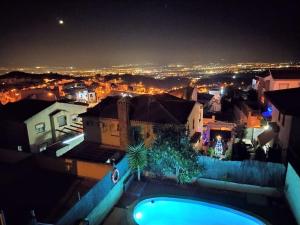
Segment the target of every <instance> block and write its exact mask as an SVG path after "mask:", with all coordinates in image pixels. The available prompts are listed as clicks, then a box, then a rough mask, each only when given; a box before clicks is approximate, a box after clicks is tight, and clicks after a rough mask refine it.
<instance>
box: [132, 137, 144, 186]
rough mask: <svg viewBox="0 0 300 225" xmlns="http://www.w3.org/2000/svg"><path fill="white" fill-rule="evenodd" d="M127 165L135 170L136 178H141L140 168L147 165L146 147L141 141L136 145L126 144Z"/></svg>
mask: <svg viewBox="0 0 300 225" xmlns="http://www.w3.org/2000/svg"><path fill="white" fill-rule="evenodd" d="M128 159H129V167H130V168H131V169H132V170H134V171H137V176H138V180H139V181H140V180H141V170H142V169H144V168H145V167H146V166H147V148H146V147H145V145H144V143H143V142H141V143H140V144H137V145H134V146H133V145H130V146H128Z"/></svg>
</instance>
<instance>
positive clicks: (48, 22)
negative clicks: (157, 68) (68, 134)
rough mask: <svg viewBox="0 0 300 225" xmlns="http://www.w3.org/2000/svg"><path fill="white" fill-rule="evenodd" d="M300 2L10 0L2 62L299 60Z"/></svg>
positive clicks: (3, 19)
mask: <svg viewBox="0 0 300 225" xmlns="http://www.w3.org/2000/svg"><path fill="white" fill-rule="evenodd" d="M299 7H300V1H299V0H298V1H288V0H284V1H280V2H278V1H276V2H275V1H263V0H260V1H258V0H254V1H242V0H239V1H228V0H220V1H214V0H210V1H201V0H198V1H188V0H185V1H176V0H169V1H163V0H160V1H158V0H157V1H156V0H153V1H150V0H149V1H146V0H144V1H142V0H140V1H134V0H119V1H109V0H107V1H101V0H99V1H88V0H81V1H76V0H73V1H55V0H52V1H47V0H40V1H38V2H37V1H31V0H26V1H6V2H5V3H3V2H2V3H1V11H0V13H1V15H0V27H1V33H0V66H40V65H49V66H54V65H55V66H79V67H97V66H98V67H100V66H109V65H116V64H124V63H156V64H166V63H209V62H221V63H235V62H248V61H264V62H278V61H290V60H299V59H300V13H299ZM59 20H63V21H64V24H63V25H62V24H59Z"/></svg>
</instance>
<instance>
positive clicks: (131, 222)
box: [126, 194, 272, 225]
mask: <svg viewBox="0 0 300 225" xmlns="http://www.w3.org/2000/svg"><path fill="white" fill-rule="evenodd" d="M151 198H177V199H182V200H183V199H187V200H192V201H198V202H199V201H201V202H204V203H208V204H214V205H217V206H221V207H225V208H229V209H233V210H235V211H238V212H242V213H244V214H246V215H249V216H252V217H254V218H256V219H258V220H260V221H262V222H263V223H264V224H265V225H272V224H271V223H270V222H269V221H268V220H266V219H264V218H262V217H261V216H259V215H257V214H255V213H252V212H249V211H247V210H244V209H240V208H237V207H235V206H232V205H229V204H223V203H220V202H215V201H210V200H206V199H202V198H196V197H191V196H183V195H169V194H164V195H147V196H143V197H141V198H138V199H137V200H135V201H134V202H133V203H131V204H130V205H129V206H128V207H126V209H127V213H126V217H127V222H128V224H129V225H139V224H138V223H136V222H135V221H134V218H133V211H134V209H135V206H136V205H137V204H138V203H140V202H142V201H144V200H146V199H151Z"/></svg>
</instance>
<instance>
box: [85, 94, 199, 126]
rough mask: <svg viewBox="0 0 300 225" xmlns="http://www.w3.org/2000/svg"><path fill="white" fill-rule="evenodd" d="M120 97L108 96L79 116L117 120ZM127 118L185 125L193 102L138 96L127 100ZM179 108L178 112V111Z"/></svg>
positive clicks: (168, 97) (164, 96)
mask: <svg viewBox="0 0 300 225" xmlns="http://www.w3.org/2000/svg"><path fill="white" fill-rule="evenodd" d="M121 98H122V97H121V96H109V97H107V98H105V99H104V100H103V101H102V102H101V103H99V104H98V105H96V106H95V107H94V108H92V109H90V110H88V111H87V112H86V113H83V114H81V116H83V117H85V116H94V117H102V118H113V119H117V118H118V111H117V101H118V100H119V99H121ZM128 99H129V107H130V109H129V118H130V119H131V120H136V121H145V122H151V123H175V124H184V123H186V121H187V119H188V116H189V115H190V113H191V111H192V109H193V107H194V105H195V102H194V101H188V100H184V99H180V98H177V97H174V96H172V95H169V94H160V95H139V96H135V97H132V98H129V97H128ZM178 108H180V110H178Z"/></svg>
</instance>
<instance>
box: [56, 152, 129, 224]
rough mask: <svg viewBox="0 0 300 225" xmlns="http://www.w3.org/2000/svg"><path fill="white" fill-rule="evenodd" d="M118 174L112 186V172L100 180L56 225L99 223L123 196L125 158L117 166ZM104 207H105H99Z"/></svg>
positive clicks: (125, 175) (126, 165) (125, 173)
mask: <svg viewBox="0 0 300 225" xmlns="http://www.w3.org/2000/svg"><path fill="white" fill-rule="evenodd" d="M116 167H117V169H118V170H119V172H120V179H119V181H118V182H117V183H116V184H114V183H113V182H112V180H111V175H112V171H111V172H109V173H108V174H107V175H106V176H105V177H104V178H103V179H102V180H100V181H99V182H98V183H97V184H96V185H95V186H94V187H93V188H92V189H91V190H90V191H89V192H87V193H86V194H85V195H84V196H83V197H82V198H81V200H80V201H79V202H77V203H76V204H75V205H74V206H73V207H72V208H71V209H70V210H69V211H68V212H67V213H66V214H65V215H64V216H63V217H62V218H61V219H60V220H59V221H58V222H57V223H56V225H73V224H78V222H79V221H80V220H81V219H84V218H87V219H89V220H90V224H96V223H98V224H99V223H100V222H101V220H102V219H103V218H104V217H105V216H106V214H107V213H108V212H109V211H110V209H111V208H112V207H113V205H114V204H115V202H117V201H118V199H119V197H120V196H121V195H122V194H123V183H124V180H125V179H126V178H127V176H128V175H129V167H128V159H127V157H126V156H125V157H124V158H123V159H122V160H121V161H120V162H119V163H118V164H117V165H116ZM102 205H105V207H99V206H102Z"/></svg>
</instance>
